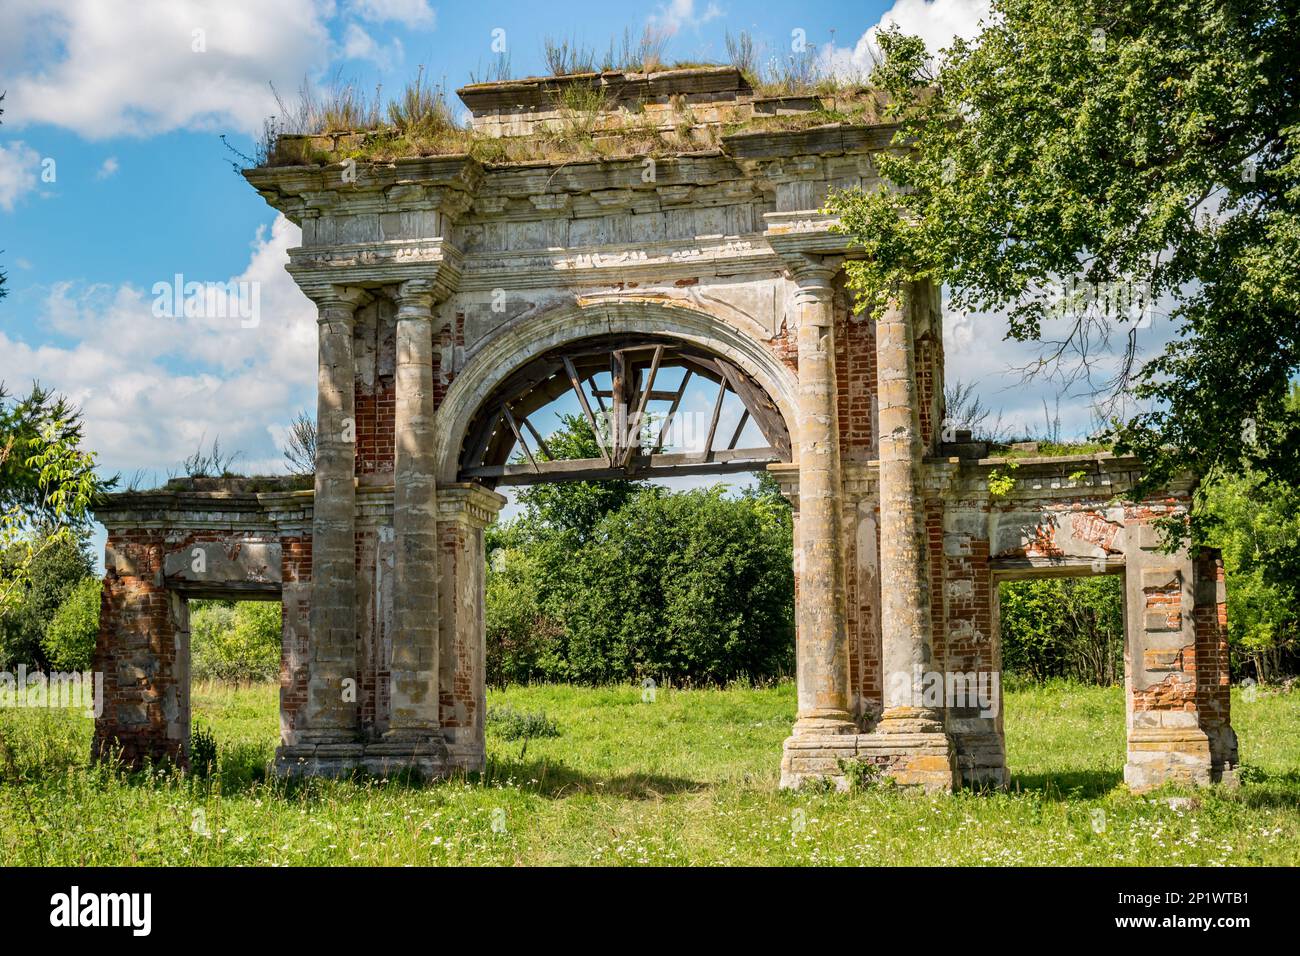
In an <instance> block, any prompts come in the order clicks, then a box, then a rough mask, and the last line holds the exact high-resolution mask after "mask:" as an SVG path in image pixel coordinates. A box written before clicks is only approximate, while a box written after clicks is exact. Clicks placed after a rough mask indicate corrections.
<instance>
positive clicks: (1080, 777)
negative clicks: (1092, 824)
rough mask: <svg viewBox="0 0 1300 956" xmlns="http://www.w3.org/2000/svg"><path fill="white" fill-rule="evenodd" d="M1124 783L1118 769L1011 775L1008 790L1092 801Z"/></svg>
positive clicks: (1048, 796)
mask: <svg viewBox="0 0 1300 956" xmlns="http://www.w3.org/2000/svg"><path fill="white" fill-rule="evenodd" d="M1123 782H1124V774H1123V772H1122V771H1119V770H1065V771H1058V772H1055V773H1015V772H1012V774H1011V787H1010V791H1011V792H1012V793H1017V792H1022V793H1024V792H1034V793H1039V794H1041V795H1042V796H1043V797H1045V798H1046V799H1048V800H1062V801H1064V800H1091V799H1094V798H1096V797H1104V796H1105V795H1106V794H1108V793H1109V792H1110V791H1112V790H1114V789H1115V788H1116V787H1117V786H1119V785H1120V784H1121V783H1123Z"/></svg>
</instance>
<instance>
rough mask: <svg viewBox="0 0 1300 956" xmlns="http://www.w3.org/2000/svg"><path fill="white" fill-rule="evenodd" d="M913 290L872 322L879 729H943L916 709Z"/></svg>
mask: <svg viewBox="0 0 1300 956" xmlns="http://www.w3.org/2000/svg"><path fill="white" fill-rule="evenodd" d="M916 305H917V297H916V296H915V295H914V290H913V289H911V288H906V287H905V288H904V290H903V292H902V293H901V294H900V295H899V298H898V299H897V300H895V301H894V302H892V303H891V304H890V306H889V308H888V310H887V311H886V312H885V314H884V315H883V316H882V317H881V318H880V320H879V321H878V322H877V323H876V381H877V387H878V390H879V391H878V395H879V420H880V584H881V588H880V591H881V612H882V613H881V669H882V671H883V674H884V710H883V712H882V714H881V719H880V724H879V726H878V727H877V730H878V731H879V732H881V733H889V732H896V733H897V732H904V733H907V732H916V731H930V732H933V731H941V730H942V729H943V723H942V718H941V717H940V715H939V714H938V712H937V711H936V710H935V709H934V708H932V707H926V706H922V703H921V702H922V699H923V698H922V689H923V688H922V681H923V676H924V674H925V673H926V672H927V671H928V670H929V669H930V664H931V660H932V654H933V629H934V626H933V623H932V622H931V620H930V583H929V582H930V575H929V561H928V560H927V557H928V556H927V554H926V549H925V543H926V542H925V513H924V509H923V506H922V498H921V428H920V418H919V414H918V398H917V387H916V363H915V354H914V352H915V344H914V340H913V334H914V332H913V330H914V322H915V316H914V310H915V308H916Z"/></svg>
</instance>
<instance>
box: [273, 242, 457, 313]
mask: <svg viewBox="0 0 1300 956" xmlns="http://www.w3.org/2000/svg"><path fill="white" fill-rule="evenodd" d="M462 259H463V256H462V254H461V252H460V250H459V249H457V248H456V247H455V246H454V245H452V244H451V243H450V242H447V241H446V240H445V239H413V240H406V239H394V240H389V241H384V242H360V243H350V244H346V245H332V246H312V247H307V246H298V247H295V248H293V249H290V250H289V265H288V266H287V267H286V268H287V269H288V271H289V274H290V275H292V276H293V278H294V281H295V282H297V283H298V285H299V286H300V287H301V288H302V289H303V291H304V292H305V293H306V294H307V295H308V296H312V290H313V289H316V288H319V287H323V286H329V285H351V286H362V287H364V286H377V285H387V284H391V283H396V282H405V281H407V280H411V279H424V280H428V281H430V282H432V283H433V288H434V295H435V297H436V298H438V299H439V300H441V299H443V298H446V296H448V295H450V294H451V293H452V292H454V291H455V290H456V288H457V286H458V283H459V280H460V274H461V268H462V265H461V263H462Z"/></svg>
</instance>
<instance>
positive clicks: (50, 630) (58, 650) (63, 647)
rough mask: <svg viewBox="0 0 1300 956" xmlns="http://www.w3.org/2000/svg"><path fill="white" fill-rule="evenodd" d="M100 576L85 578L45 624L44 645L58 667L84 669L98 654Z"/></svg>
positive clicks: (72, 669)
mask: <svg viewBox="0 0 1300 956" xmlns="http://www.w3.org/2000/svg"><path fill="white" fill-rule="evenodd" d="M101 590H102V582H101V581H100V579H99V578H94V577H91V578H82V579H81V581H80V582H79V583H78V584H77V586H76V587H74V588H73V589H72V593H70V594H69V595H68V597H67V599H66V600H65V601H64V602H63V603H62V604H61V605H59V609H58V610H57V611H55V612H54V617H52V618H51V619H50V623H49V624H47V625H46V627H45V636H44V638H42V640H41V646H42V647H43V648H44V649H45V656H46V657H47V658H48V659H49V662H50V665H51V666H52V667H54V668H55V669H56V670H62V671H84V670H88V669H89V668H90V662H91V659H92V658H93V657H94V656H95V638H96V637H97V636H98V635H99V599H100V591H101Z"/></svg>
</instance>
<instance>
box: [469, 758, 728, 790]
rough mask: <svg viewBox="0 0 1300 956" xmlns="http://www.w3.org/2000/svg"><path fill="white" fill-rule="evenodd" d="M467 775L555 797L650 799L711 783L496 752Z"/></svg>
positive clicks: (483, 783) (475, 780)
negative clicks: (599, 770) (593, 769)
mask: <svg viewBox="0 0 1300 956" xmlns="http://www.w3.org/2000/svg"><path fill="white" fill-rule="evenodd" d="M465 779H466V780H467V781H468V782H469V783H471V784H474V785H476V786H482V787H493V786H499V785H502V784H504V783H506V781H510V783H511V785H513V786H519V787H521V788H522V789H524V790H527V791H530V792H532V793H537V794H539V795H541V796H544V797H549V798H552V799H562V798H564V797H573V796H590V795H597V796H615V797H624V798H627V799H630V800H648V799H655V798H658V797H662V796H667V795H668V794H675V793H699V792H701V791H703V790H706V789H708V786H709V785H708V784H706V783H702V782H700V781H698V780H691V779H689V778H687V777H672V776H668V775H666V774H657V773H620V774H608V775H599V774H589V773H584V772H582V771H580V770H575V769H574V768H573V767H570V766H567V765H566V764H563V763H553V762H551V761H549V760H528V761H523V760H519V759H517V758H512V757H506V758H500V757H497V756H495V755H490V756H489V757H488V763H487V767H486V768H485V769H484V770H483V772H482V773H471V774H466V776H465Z"/></svg>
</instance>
